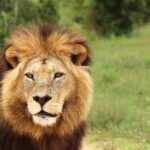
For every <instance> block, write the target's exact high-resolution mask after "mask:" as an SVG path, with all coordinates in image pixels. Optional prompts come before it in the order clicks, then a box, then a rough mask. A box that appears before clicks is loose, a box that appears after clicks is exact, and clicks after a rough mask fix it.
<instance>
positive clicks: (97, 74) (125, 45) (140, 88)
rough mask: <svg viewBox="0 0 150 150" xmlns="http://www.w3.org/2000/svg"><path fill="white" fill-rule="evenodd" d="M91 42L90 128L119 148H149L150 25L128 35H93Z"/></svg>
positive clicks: (142, 149)
mask: <svg viewBox="0 0 150 150" xmlns="http://www.w3.org/2000/svg"><path fill="white" fill-rule="evenodd" d="M91 45H92V49H93V79H94V83H95V94H94V102H93V106H92V109H91V113H90V120H89V122H90V127H91V131H98V132H93V133H95V134H96V133H97V134H98V133H100V135H101V138H100V139H101V140H102V139H103V138H102V137H103V136H104V135H103V133H104V132H105V133H107V134H108V136H107V138H108V139H113V140H114V141H115V143H116V145H119V146H120V147H121V148H123V147H125V146H126V147H128V149H129V150H130V149H131V150H134V149H135V150H137V148H136V146H137V147H140V148H141V150H147V149H148V148H149V149H150V25H146V26H144V27H141V28H139V29H137V30H135V31H134V32H133V33H132V34H131V35H130V36H129V37H113V36H112V37H111V38H109V39H98V38H96V39H94V40H93V41H92V42H91ZM89 136H90V135H89ZM95 136H96V135H95ZM100 139H99V140H100ZM117 139H120V140H117ZM116 140H117V141H116ZM96 141H97V140H96ZM102 141H103V140H102ZM147 145H149V147H148V148H147ZM144 146H145V147H144ZM133 147H135V148H133Z"/></svg>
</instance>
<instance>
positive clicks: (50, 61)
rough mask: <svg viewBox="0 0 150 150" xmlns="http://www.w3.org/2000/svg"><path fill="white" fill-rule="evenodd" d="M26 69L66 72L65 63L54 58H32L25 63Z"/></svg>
mask: <svg viewBox="0 0 150 150" xmlns="http://www.w3.org/2000/svg"><path fill="white" fill-rule="evenodd" d="M26 71H29V72H30V71H32V72H43V73H44V72H49V73H50V72H56V71H62V72H67V69H66V67H65V65H64V64H63V63H62V62H61V61H60V60H59V59H56V58H52V57H50V58H46V59H41V58H34V59H32V60H30V61H29V62H28V63H27V67H26Z"/></svg>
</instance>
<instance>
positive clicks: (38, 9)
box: [0, 0, 58, 44]
mask: <svg viewBox="0 0 150 150" xmlns="http://www.w3.org/2000/svg"><path fill="white" fill-rule="evenodd" d="M57 20H58V14H57V11H56V5H54V2H53V1H52V0H1V1H0V43H1V44H2V43H3V40H4V37H5V36H6V35H7V34H9V33H10V32H11V31H12V30H13V29H14V28H15V26H17V25H22V24H28V23H31V22H35V21H36V22H43V21H44V22H48V21H52V22H56V21H57Z"/></svg>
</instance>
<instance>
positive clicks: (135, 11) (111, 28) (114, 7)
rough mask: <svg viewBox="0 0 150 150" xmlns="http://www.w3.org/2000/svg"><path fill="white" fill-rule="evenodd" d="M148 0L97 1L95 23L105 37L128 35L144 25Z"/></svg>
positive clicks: (95, 4)
mask: <svg viewBox="0 0 150 150" xmlns="http://www.w3.org/2000/svg"><path fill="white" fill-rule="evenodd" d="M147 2H148V0H95V2H94V5H93V12H94V13H93V15H92V19H93V18H94V20H93V22H95V25H96V27H95V28H96V30H97V31H98V33H101V34H103V35H109V34H111V33H115V34H116V35H120V34H124V33H128V32H129V31H131V30H132V29H133V27H134V25H138V24H141V23H143V21H144V18H145V13H146V12H145V10H146V8H147Z"/></svg>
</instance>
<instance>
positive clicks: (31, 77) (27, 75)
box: [25, 73, 34, 80]
mask: <svg viewBox="0 0 150 150" xmlns="http://www.w3.org/2000/svg"><path fill="white" fill-rule="evenodd" d="M25 76H26V77H27V78H29V79H32V80H33V79H34V75H33V74H32V73H25Z"/></svg>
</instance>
